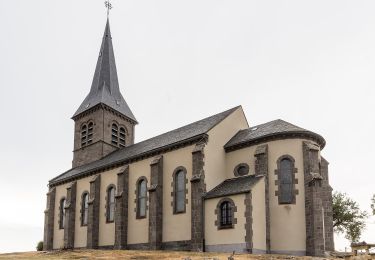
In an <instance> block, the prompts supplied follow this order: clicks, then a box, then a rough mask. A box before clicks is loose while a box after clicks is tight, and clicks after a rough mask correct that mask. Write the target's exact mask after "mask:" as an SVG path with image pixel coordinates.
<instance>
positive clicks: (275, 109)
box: [0, 0, 375, 252]
mask: <svg viewBox="0 0 375 260" xmlns="http://www.w3.org/2000/svg"><path fill="white" fill-rule="evenodd" d="M103 1H104V0H95V1H93V0H80V1H77V0H75V1H73V0H64V1H56V0H55V1H51V0H48V1H47V0H33V1H29V0H12V1H6V0H0V34H1V41H0V52H1V57H0V90H1V91H0V93H1V95H0V98H1V102H0V113H1V114H0V118H1V123H0V124H1V127H0V137H1V138H3V139H2V140H1V148H2V149H0V158H1V161H0V167H1V168H0V212H1V214H0V252H10V251H25V250H33V249H34V248H35V245H36V244H37V242H38V241H39V240H42V239H43V219H44V213H43V211H44V209H45V205H46V196H45V194H46V192H47V183H48V180H50V179H51V178H53V177H55V176H56V175H58V174H60V173H62V172H64V171H66V170H67V169H69V168H70V167H71V161H72V149H73V121H72V120H71V119H70V117H71V116H72V115H73V113H74V112H75V110H76V109H77V108H78V106H79V105H80V104H81V102H82V101H83V99H84V97H85V96H86V94H87V93H88V91H89V88H90V86H91V81H92V77H93V74H94V69H95V64H96V60H97V57H98V53H99V47H100V43H101V39H102V34H103V31H104V26H105V19H106V14H105V12H106V11H105V8H104V3H103ZM113 5H114V9H113V10H112V12H111V30H112V37H113V44H114V49H115V55H116V62H117V69H118V76H119V81H120V88H121V91H122V93H123V95H124V97H125V99H126V101H127V102H128V104H129V106H130V107H131V109H132V111H133V113H134V114H135V116H136V118H137V120H138V121H139V125H138V126H137V127H136V141H141V140H144V139H146V138H149V137H152V136H155V135H157V134H160V133H163V132H165V131H168V130H171V129H174V128H177V127H179V126H182V125H185V124H187V123H190V122H193V121H196V120H199V119H201V118H204V117H206V116H209V115H212V114H215V113H219V112H221V111H223V110H226V109H228V108H231V107H234V106H237V105H242V106H243V109H244V111H245V113H246V116H247V119H248V121H249V123H250V125H256V124H260V123H264V122H267V121H270V120H274V119H278V118H281V119H284V120H286V121H289V122H291V123H293V124H296V125H298V126H301V127H304V128H307V129H309V130H312V131H315V132H317V133H319V134H321V135H323V136H324V137H325V139H326V141H327V146H326V148H325V149H324V150H323V156H324V157H326V158H327V160H328V161H330V181H331V185H332V187H333V188H334V190H338V191H343V192H346V193H348V194H349V195H350V196H351V197H352V198H353V199H355V200H356V201H358V202H359V203H360V205H361V207H362V209H364V210H368V211H369V210H370V206H369V205H370V197H371V194H372V193H375V188H374V187H375V172H374V166H373V164H374V158H375V149H374V133H375V117H374V111H375V103H374V100H375V88H374V85H375V77H374V75H375V15H374V10H375V1H372V0H368V1H361V0H353V1H345V0H330V1H327V0H314V1H302V0H288V1H287V0H285V1H281V0H272V1H271V0H269V1H267V0H258V1H251V0H188V1H187V0H185V1H182V0H177V1H176V0H158V1H151V0H143V1H136V0H126V1H125V0H122V1H120V0H114V1H113ZM362 240H366V241H368V242H372V243H375V220H374V218H372V219H369V220H368V228H367V231H366V232H365V234H364V235H363V237H362ZM345 246H348V243H347V242H346V241H345V240H344V239H342V238H338V239H337V240H336V247H337V249H344V247H345Z"/></svg>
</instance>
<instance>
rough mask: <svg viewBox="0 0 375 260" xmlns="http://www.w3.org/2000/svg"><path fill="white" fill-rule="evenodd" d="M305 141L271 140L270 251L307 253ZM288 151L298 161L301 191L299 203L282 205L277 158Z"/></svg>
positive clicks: (296, 162) (297, 175)
mask: <svg viewBox="0 0 375 260" xmlns="http://www.w3.org/2000/svg"><path fill="white" fill-rule="evenodd" d="M302 142H303V140H301V139H287V140H278V141H273V142H269V143H268V149H269V150H268V151H269V155H268V160H269V168H268V172H269V198H270V230H271V252H281V253H282V252H292V253H293V254H304V252H305V251H306V226H305V191H304V172H303V155H302ZM286 154H287V155H290V156H292V157H293V158H294V160H295V168H297V172H296V173H295V178H297V179H298V184H296V186H295V189H298V194H297V195H296V204H286V205H282V204H281V205H279V203H278V196H276V195H275V191H276V190H278V186H277V185H276V184H275V181H276V180H277V175H275V170H276V169H277V160H278V159H279V158H280V157H281V156H282V155H286Z"/></svg>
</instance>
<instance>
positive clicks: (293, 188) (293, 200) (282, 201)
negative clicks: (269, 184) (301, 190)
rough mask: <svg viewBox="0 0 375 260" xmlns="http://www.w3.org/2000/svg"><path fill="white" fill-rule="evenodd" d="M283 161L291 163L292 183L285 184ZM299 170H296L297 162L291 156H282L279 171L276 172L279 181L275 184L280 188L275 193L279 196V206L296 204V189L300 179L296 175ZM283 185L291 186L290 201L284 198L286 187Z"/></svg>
mask: <svg viewBox="0 0 375 260" xmlns="http://www.w3.org/2000/svg"><path fill="white" fill-rule="evenodd" d="M283 161H289V163H290V172H289V174H290V176H289V178H290V181H291V183H283V182H284V180H285V177H284V176H285V174H286V173H285V172H283V170H284V169H283V166H282V164H283ZM297 172H298V169H297V168H295V160H294V158H293V157H292V156H290V155H282V156H280V157H279V159H278V160H277V169H276V170H275V174H276V175H277V180H276V181H275V184H276V185H277V186H278V190H277V191H276V192H275V195H276V196H278V203H279V205H288V204H296V195H298V189H296V184H298V179H297V178H296V173H297ZM283 185H290V188H289V191H288V192H289V193H290V196H289V199H285V198H284V191H285V186H283Z"/></svg>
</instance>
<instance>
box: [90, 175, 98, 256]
mask: <svg viewBox="0 0 375 260" xmlns="http://www.w3.org/2000/svg"><path fill="white" fill-rule="evenodd" d="M99 207H100V175H96V176H95V177H94V178H93V179H92V180H91V181H90V199H89V215H88V220H87V248H89V249H96V248H98V246H99Z"/></svg>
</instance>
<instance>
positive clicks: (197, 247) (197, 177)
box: [190, 143, 206, 251]
mask: <svg viewBox="0 0 375 260" xmlns="http://www.w3.org/2000/svg"><path fill="white" fill-rule="evenodd" d="M204 147H205V143H202V144H197V145H196V147H195V148H194V150H193V153H192V154H193V174H192V178H191V180H190V183H191V250H193V251H203V250H204V245H203V238H204V230H203V222H204V219H203V194H204V193H205V192H206V186H205V183H204V176H205V174H204V169H203V167H204Z"/></svg>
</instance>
